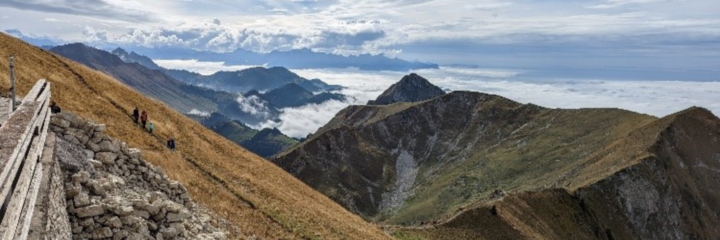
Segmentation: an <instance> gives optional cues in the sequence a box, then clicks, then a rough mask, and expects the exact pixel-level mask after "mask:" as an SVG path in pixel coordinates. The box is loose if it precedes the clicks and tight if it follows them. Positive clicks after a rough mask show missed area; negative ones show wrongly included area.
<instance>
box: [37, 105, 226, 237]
mask: <svg viewBox="0 0 720 240" xmlns="http://www.w3.org/2000/svg"><path fill="white" fill-rule="evenodd" d="M50 129H51V131H52V132H54V133H56V135H57V142H56V151H55V156H56V158H57V159H58V161H59V163H60V164H59V165H60V166H61V167H62V169H63V171H64V173H65V174H64V175H65V183H64V187H65V197H66V200H67V213H68V219H69V222H70V226H71V229H72V234H73V238H80V239H104V238H112V239H224V238H226V234H225V232H224V231H222V230H220V229H217V228H216V227H215V226H218V225H219V222H218V221H221V220H219V218H218V217H217V216H215V215H214V214H211V213H210V212H209V211H208V210H206V209H205V208H202V207H200V206H197V205H196V204H195V203H194V202H193V201H192V200H191V199H190V196H189V194H188V193H187V190H186V189H185V187H184V186H183V185H182V184H180V183H178V182H177V181H173V180H170V179H169V178H168V177H167V176H166V175H165V174H164V173H163V172H162V169H160V168H158V167H155V166H152V165H150V164H149V163H147V162H146V161H144V160H143V159H142V158H141V153H140V151H139V150H138V149H134V148H128V146H127V144H126V143H124V142H120V141H118V140H114V139H111V138H110V137H109V136H108V135H107V134H105V133H104V131H105V129H106V126H105V125H104V124H94V123H92V122H90V121H87V120H84V119H81V118H79V117H77V116H74V115H72V114H69V113H61V114H57V115H54V116H53V117H52V119H51V127H50Z"/></svg>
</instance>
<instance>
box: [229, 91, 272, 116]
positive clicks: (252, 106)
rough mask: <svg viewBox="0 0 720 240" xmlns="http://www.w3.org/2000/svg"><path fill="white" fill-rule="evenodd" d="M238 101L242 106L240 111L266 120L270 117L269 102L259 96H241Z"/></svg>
mask: <svg viewBox="0 0 720 240" xmlns="http://www.w3.org/2000/svg"><path fill="white" fill-rule="evenodd" d="M236 101H237V102H238V103H239V104H240V110H242V111H243V112H246V113H249V114H252V115H254V116H259V117H264V118H268V117H270V109H268V106H267V102H265V101H263V100H262V99H260V98H259V97H258V96H255V95H252V96H249V97H245V96H243V95H240V96H238V98H237V99H236Z"/></svg>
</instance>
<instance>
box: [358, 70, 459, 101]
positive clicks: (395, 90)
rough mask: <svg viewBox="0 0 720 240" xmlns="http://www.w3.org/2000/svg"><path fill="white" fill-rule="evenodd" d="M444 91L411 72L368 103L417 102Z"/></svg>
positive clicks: (441, 93)
mask: <svg viewBox="0 0 720 240" xmlns="http://www.w3.org/2000/svg"><path fill="white" fill-rule="evenodd" d="M443 94H445V91H443V90H442V89H440V88H439V87H437V86H435V85H433V84H432V83H430V81H428V80H427V79H425V78H423V77H421V76H420V75H417V74H415V73H411V74H410V75H407V76H404V77H403V78H402V79H401V80H400V82H397V83H395V84H393V85H392V86H390V88H388V89H387V90H385V92H383V93H382V94H380V96H378V98H377V99H375V101H369V102H368V105H387V104H393V103H397V102H417V101H423V100H428V99H431V98H435V97H438V96H442V95H443Z"/></svg>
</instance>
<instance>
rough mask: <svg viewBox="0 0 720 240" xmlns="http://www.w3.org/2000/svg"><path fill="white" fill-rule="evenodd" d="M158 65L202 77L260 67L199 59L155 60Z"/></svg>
mask: <svg viewBox="0 0 720 240" xmlns="http://www.w3.org/2000/svg"><path fill="white" fill-rule="evenodd" d="M153 61H154V62H155V63H156V64H157V65H159V66H161V67H163V68H167V69H183V70H188V71H191V72H196V73H199V74H202V75H211V74H213V73H216V72H218V71H239V70H244V69H248V68H253V67H258V66H251V65H247V66H246V65H225V62H201V61H198V60H197V59H189V60H179V59H158V60H153Z"/></svg>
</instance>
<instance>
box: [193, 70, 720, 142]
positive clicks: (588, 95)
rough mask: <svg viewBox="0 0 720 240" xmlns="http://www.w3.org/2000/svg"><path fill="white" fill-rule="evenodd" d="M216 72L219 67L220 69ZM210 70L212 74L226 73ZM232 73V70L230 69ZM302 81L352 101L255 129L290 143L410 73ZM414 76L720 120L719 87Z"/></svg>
mask: <svg viewBox="0 0 720 240" xmlns="http://www.w3.org/2000/svg"><path fill="white" fill-rule="evenodd" d="M216 66H217V65H216ZM227 67H228V66H223V67H221V68H215V69H214V68H209V69H207V70H208V71H209V72H212V71H217V70H220V69H222V68H227ZM230 67H233V66H230ZM292 71H293V72H295V73H297V74H298V75H300V76H302V77H305V78H308V79H312V78H318V79H321V80H323V81H325V82H327V83H329V84H334V85H341V86H344V87H345V89H343V90H342V93H343V94H345V95H348V96H351V97H353V98H350V99H351V100H349V101H346V102H340V101H329V102H326V103H323V104H311V105H307V106H304V107H299V108H286V109H282V110H281V111H282V114H281V115H280V116H279V118H280V120H282V121H281V122H277V123H276V122H272V121H268V122H266V123H263V124H261V125H259V126H255V127H277V128H278V129H280V130H281V131H282V132H283V133H285V134H287V135H289V136H292V137H305V136H307V134H308V133H312V132H315V131H316V130H317V129H318V128H319V127H321V126H323V125H325V123H327V122H328V121H329V120H330V119H332V117H334V116H335V114H336V113H337V112H338V111H340V110H342V109H343V108H345V107H347V106H349V105H353V104H354V105H359V104H365V103H367V101H368V100H373V99H375V98H376V97H377V96H378V95H380V94H381V93H382V92H383V91H385V90H386V89H387V88H388V87H390V85H392V84H394V83H395V82H397V81H399V80H400V79H401V78H402V77H403V76H404V75H407V74H409V72H395V71H362V70H356V69H332V70H329V69H293V70H292ZM416 73H418V74H419V75H421V76H423V77H425V78H427V79H428V80H430V82H432V83H433V84H435V85H437V86H439V87H440V88H442V89H444V90H446V91H454V90H462V91H477V92H484V93H490V94H496V95H500V96H503V97H506V98H509V99H512V100H514V101H518V102H520V103H533V104H537V105H540V106H543V107H549V108H621V109H626V110H630V111H635V112H639V113H645V114H649V115H653V116H657V117H663V116H666V115H668V114H672V113H675V112H677V111H681V110H683V109H686V108H689V107H692V106H699V107H704V108H707V109H709V110H711V111H712V112H713V113H714V114H715V115H720V101H718V98H719V96H720V78H719V79H718V81H710V82H708V81H706V82H697V81H647V80H593V79H558V78H538V79H537V80H527V79H526V78H527V77H526V76H525V75H524V73H525V71H523V70H516V69H511V70H509V69H480V68H461V67H442V68H440V69H424V70H418V71H417V72H416ZM239 101H240V102H241V103H243V105H244V106H246V107H247V110H248V111H250V112H254V113H256V114H262V112H263V111H264V110H263V109H262V107H263V105H262V103H258V102H253V101H252V100H251V99H239Z"/></svg>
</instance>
